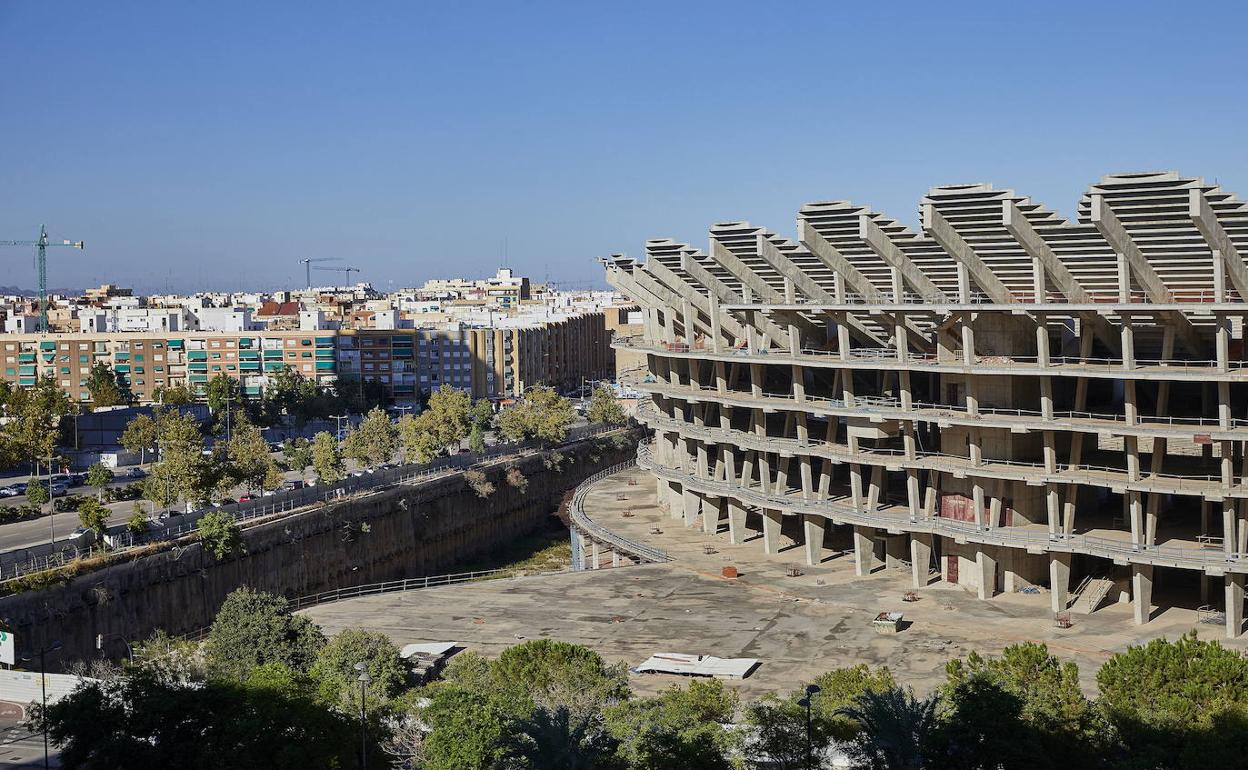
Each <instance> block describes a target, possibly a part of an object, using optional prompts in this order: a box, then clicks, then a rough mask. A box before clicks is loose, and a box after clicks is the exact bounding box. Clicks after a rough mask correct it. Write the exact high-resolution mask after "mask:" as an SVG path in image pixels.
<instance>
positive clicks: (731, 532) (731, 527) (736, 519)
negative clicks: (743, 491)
mask: <svg viewBox="0 0 1248 770" xmlns="http://www.w3.org/2000/svg"><path fill="white" fill-rule="evenodd" d="M728 542H729V543H731V544H733V545H741V544H742V543H744V542H745V506H744V505H742V504H741V501H739V500H737V498H735V497H730V498H728Z"/></svg>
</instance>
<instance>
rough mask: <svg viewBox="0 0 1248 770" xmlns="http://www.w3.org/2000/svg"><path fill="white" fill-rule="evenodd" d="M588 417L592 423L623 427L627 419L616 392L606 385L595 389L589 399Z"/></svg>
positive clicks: (603, 384)
mask: <svg viewBox="0 0 1248 770" xmlns="http://www.w3.org/2000/svg"><path fill="white" fill-rule="evenodd" d="M586 417H588V418H589V421H590V422H600V423H603V424H604V425H622V424H623V423H624V421H625V420H626V419H627V418H626V417H625V416H624V408H623V407H621V406H620V402H619V401H618V400H616V398H615V390H614V389H613V388H612V387H611V386H610V385H607V384H606V383H602V384H600V385H599V386H598V387H596V388H594V392H593V395H591V396H590V397H589V409H588V410H587V411H586Z"/></svg>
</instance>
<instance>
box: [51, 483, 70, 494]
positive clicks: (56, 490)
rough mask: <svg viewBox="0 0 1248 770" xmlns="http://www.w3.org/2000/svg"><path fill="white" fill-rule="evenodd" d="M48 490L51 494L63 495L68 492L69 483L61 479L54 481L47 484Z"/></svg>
mask: <svg viewBox="0 0 1248 770" xmlns="http://www.w3.org/2000/svg"><path fill="white" fill-rule="evenodd" d="M49 490H50V491H51V493H52V494H53V495H63V494H66V493H68V492H69V484H67V483H65V482H62V481H54V482H52V484H51V485H50V486H49Z"/></svg>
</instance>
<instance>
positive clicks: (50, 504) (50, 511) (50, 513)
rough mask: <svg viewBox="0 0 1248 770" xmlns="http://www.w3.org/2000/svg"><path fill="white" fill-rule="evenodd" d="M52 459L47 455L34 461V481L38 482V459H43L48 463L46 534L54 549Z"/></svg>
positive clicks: (54, 513) (54, 504)
mask: <svg viewBox="0 0 1248 770" xmlns="http://www.w3.org/2000/svg"><path fill="white" fill-rule="evenodd" d="M53 459H55V458H54V457H53V456H51V455H49V456H47V457H40V458H38V459H37V460H36V461H35V483H38V482H39V460H45V461H47V463H48V486H47V490H48V527H49V529H50V532H49V535H48V542H49V543H50V544H51V545H52V548H53V549H54V550H55V549H56V501H55V500H54V499H53V496H52V460H53Z"/></svg>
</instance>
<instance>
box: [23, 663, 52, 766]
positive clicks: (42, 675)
mask: <svg viewBox="0 0 1248 770" xmlns="http://www.w3.org/2000/svg"><path fill="white" fill-rule="evenodd" d="M59 649H61V643H60V642H59V641H56V642H53V643H52V644H50V645H48V646H47V647H40V648H39V652H38V655H39V686H40V688H41V689H42V700H43V708H42V709H41V710H40V712H39V713H40V719H39V721H40V722H41V723H42V726H43V770H48V675H47V665H46V662H45V658H46V657H47V654H48V653H49V652H56V651H57V650H59ZM34 657H35V656H34V655H28V656H26V657H24V658H22V661H30V660H34Z"/></svg>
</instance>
